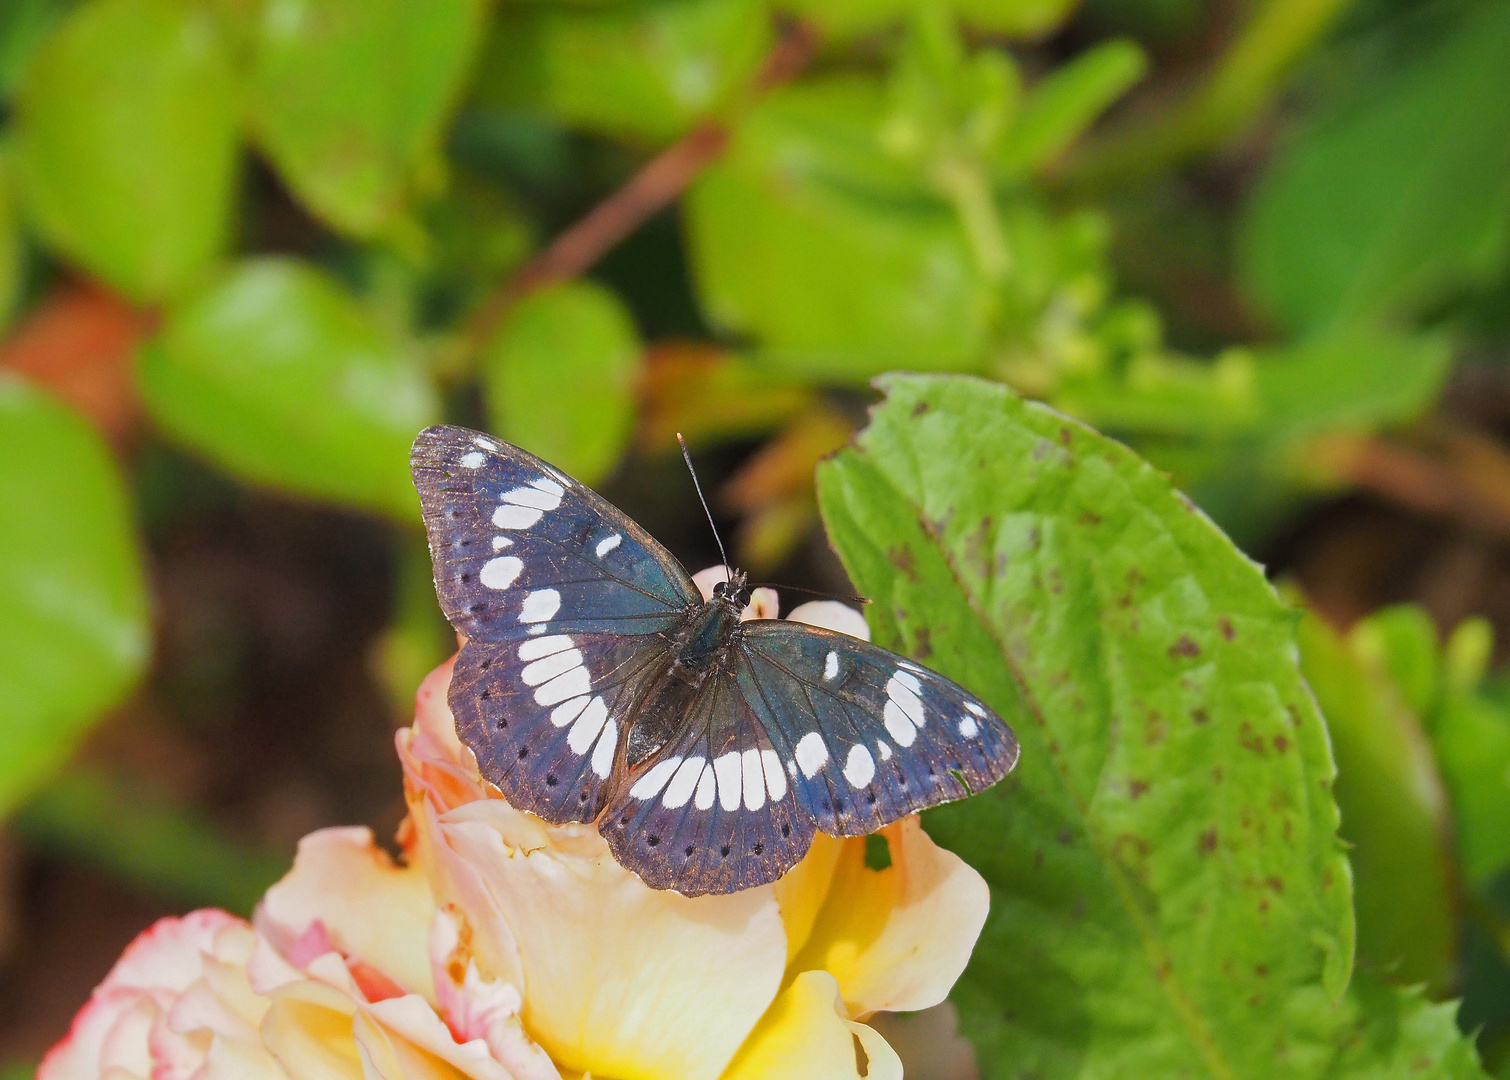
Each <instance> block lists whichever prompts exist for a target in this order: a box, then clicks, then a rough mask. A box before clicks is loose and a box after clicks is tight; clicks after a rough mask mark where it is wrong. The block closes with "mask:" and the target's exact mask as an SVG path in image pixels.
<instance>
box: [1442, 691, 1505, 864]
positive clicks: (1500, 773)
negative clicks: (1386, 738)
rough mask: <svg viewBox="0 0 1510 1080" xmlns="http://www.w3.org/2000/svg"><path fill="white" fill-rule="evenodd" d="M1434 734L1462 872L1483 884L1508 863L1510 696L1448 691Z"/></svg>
mask: <svg viewBox="0 0 1510 1080" xmlns="http://www.w3.org/2000/svg"><path fill="white" fill-rule="evenodd" d="M1431 739H1432V745H1433V747H1434V748H1435V750H1436V757H1437V764H1438V766H1439V767H1440V769H1441V770H1442V779H1443V781H1444V782H1445V783H1446V785H1447V790H1448V793H1449V795H1450V796H1451V799H1452V816H1453V821H1454V824H1455V825H1456V834H1457V852H1458V859H1459V861H1460V862H1461V864H1462V872H1463V876H1464V877H1465V878H1466V879H1467V881H1468V883H1469V884H1470V885H1472V886H1473V887H1475V888H1483V887H1485V886H1487V885H1488V884H1489V883H1490V882H1491V881H1492V880H1493V879H1494V878H1495V877H1497V876H1498V875H1499V873H1500V872H1501V871H1503V870H1504V869H1505V868H1506V867H1507V866H1510V701H1506V700H1505V695H1503V694H1501V695H1498V696H1497V697H1486V696H1482V695H1461V696H1458V695H1453V696H1450V697H1448V699H1447V700H1446V701H1444V702H1443V703H1442V706H1441V708H1440V709H1439V710H1438V713H1437V716H1436V719H1435V722H1434V723H1433V724H1432V728H1431Z"/></svg>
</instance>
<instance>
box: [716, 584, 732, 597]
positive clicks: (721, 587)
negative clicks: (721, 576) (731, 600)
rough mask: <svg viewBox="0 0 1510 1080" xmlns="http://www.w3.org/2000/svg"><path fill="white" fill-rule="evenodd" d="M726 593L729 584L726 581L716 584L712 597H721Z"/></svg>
mask: <svg viewBox="0 0 1510 1080" xmlns="http://www.w3.org/2000/svg"><path fill="white" fill-rule="evenodd" d="M728 591H729V583H728V582H727V581H720V582H717V583H716V584H715V585H714V586H713V595H714V596H716V597H722V596H723V595H724V594H725V593H727V592H728Z"/></svg>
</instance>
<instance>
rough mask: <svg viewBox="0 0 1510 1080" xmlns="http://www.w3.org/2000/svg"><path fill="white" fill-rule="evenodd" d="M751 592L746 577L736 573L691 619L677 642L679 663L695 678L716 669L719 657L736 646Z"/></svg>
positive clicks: (721, 583) (715, 589)
mask: <svg viewBox="0 0 1510 1080" xmlns="http://www.w3.org/2000/svg"><path fill="white" fill-rule="evenodd" d="M749 592H750V591H749V589H748V588H747V587H746V586H745V576H744V574H742V573H739V572H737V571H736V572H735V574H734V576H733V577H732V578H731V579H730V580H728V581H721V582H719V583H718V584H717V585H715V586H714V587H713V598H712V599H711V600H709V601H707V603H705V604H703V605H702V607H700V608H696V609H694V612H693V614H692V616H691V617H690V618H689V619H688V620H687V622H686V624H685V625H684V627H683V629H682V631H681V634H680V635H679V640H678V641H677V645H676V660H677V665H678V666H679V667H683V668H686V669H687V670H688V674H690V675H692V677H693V678H694V679H695V678H697V676H698V675H699V674H700V673H702V672H703V671H705V670H707V669H708V668H710V667H712V666H715V664H716V661H717V660H718V657H719V655H720V654H721V653H723V652H725V651H726V650H727V649H728V647H729V645H730V644H731V643H732V641H733V639H734V632H735V631H736V630H737V629H738V628H739V616H740V613H741V612H742V611H744V607H745V604H747V603H749Z"/></svg>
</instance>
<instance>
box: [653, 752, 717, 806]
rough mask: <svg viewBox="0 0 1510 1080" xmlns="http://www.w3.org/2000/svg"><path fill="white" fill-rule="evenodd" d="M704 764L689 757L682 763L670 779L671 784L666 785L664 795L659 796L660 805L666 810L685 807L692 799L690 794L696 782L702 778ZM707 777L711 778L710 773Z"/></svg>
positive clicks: (699, 759)
mask: <svg viewBox="0 0 1510 1080" xmlns="http://www.w3.org/2000/svg"><path fill="white" fill-rule="evenodd" d="M706 764H707V762H706V761H705V760H704V759H703V758H700V757H689V758H688V759H687V760H686V761H684V762H682V764H681V768H679V769H677V770H676V775H675V776H673V777H672V778H671V783H669V784H667V785H666V794H664V795H662V796H661V805H662V806H664V807H666V809H668V810H675V809H677V808H678V807H682V806H686V805H687V800H688V799H690V798H692V792H693V791H694V790H695V789H696V788H697V782H698V780H699V779H701V778H702V775H703V766H704V765H706ZM708 775H709V776H711V775H712V773H709V774H708ZM710 799H711V794H710Z"/></svg>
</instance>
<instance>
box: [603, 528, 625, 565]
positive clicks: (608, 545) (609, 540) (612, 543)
mask: <svg viewBox="0 0 1510 1080" xmlns="http://www.w3.org/2000/svg"><path fill="white" fill-rule="evenodd" d="M623 539H624V537H623V536H622V535H620V534H619V533H614V534H613V535H612V536H608V537H605V538H603V539H602V540H599V541H598V547H597V552H598V558H600V559H601V558H602V557H603V556H604V555H607V554H608V553H609V552H610V551H612V550H613V549H614V548H616V547H618V546H619V544H620V542H621V541H623Z"/></svg>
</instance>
